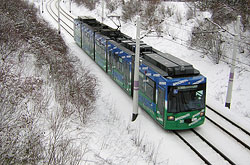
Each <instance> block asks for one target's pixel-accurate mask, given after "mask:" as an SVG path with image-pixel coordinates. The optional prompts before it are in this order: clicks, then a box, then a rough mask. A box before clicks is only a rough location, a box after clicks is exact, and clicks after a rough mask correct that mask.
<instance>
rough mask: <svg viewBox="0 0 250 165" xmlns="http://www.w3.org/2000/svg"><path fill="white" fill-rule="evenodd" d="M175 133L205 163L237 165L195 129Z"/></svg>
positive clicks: (210, 164)
mask: <svg viewBox="0 0 250 165" xmlns="http://www.w3.org/2000/svg"><path fill="white" fill-rule="evenodd" d="M174 133H175V134H176V135H177V136H178V137H179V138H180V139H181V140H182V141H183V142H184V143H185V144H187V145H188V146H189V147H190V148H191V150H192V151H194V152H195V153H196V154H197V156H198V157H200V158H201V159H202V160H203V161H204V163H206V164H208V165H212V164H232V165H235V164H236V163H234V162H233V161H232V160H231V159H230V158H229V157H228V156H226V155H225V154H224V153H223V152H222V151H220V150H219V149H218V148H217V147H215V146H214V145H213V144H212V143H210V142H209V141H208V140H207V139H206V138H205V137H203V136H202V135H200V134H199V133H198V132H197V131H195V130H194V129H192V130H191V131H190V130H189V131H174Z"/></svg>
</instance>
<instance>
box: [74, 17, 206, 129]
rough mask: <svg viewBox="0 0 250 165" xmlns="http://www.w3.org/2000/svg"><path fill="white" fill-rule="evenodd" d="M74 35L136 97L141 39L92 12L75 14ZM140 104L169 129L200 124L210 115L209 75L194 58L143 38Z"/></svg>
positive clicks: (125, 89)
mask: <svg viewBox="0 0 250 165" xmlns="http://www.w3.org/2000/svg"><path fill="white" fill-rule="evenodd" d="M74 39H75V42H76V43H77V45H78V46H79V47H81V48H82V49H83V50H84V52H86V54H87V55H88V56H89V57H91V58H92V59H93V60H94V61H95V62H96V64H97V65H99V66H100V67H101V68H102V69H103V71H104V72H106V74H108V75H109V76H110V77H111V78H112V79H113V80H114V81H115V82H116V83H117V84H118V85H119V86H120V87H121V88H122V89H123V90H124V91H125V92H126V93H127V94H128V95H130V96H132V97H133V82H134V80H133V78H134V59H135V47H136V42H135V40H133V39H132V38H131V37H129V36H127V35H125V34H123V33H121V32H120V31H119V30H117V29H113V28H111V27H109V26H107V25H105V24H102V23H100V22H98V21H97V20H96V19H94V18H90V17H78V18H77V19H75V20H74ZM139 65H140V66H139V71H140V73H139V105H140V107H141V108H142V109H143V110H145V111H146V112H147V113H148V114H149V115H150V116H151V117H152V118H153V119H154V120H155V121H156V122H157V123H158V124H159V125H161V126H162V127H163V128H164V129H166V130H183V129H190V128H194V127H197V126H200V125H202V124H203V123H204V120H205V100H206V77H204V76H203V75H201V74H200V72H199V71H198V70H196V69H195V68H194V67H193V66H192V65H191V64H189V63H187V62H185V61H183V60H181V59H179V58H176V57H175V56H173V55H170V54H167V53H163V52H160V51H159V50H156V49H154V48H153V47H151V46H149V45H147V44H145V43H143V42H141V43H140V64H139Z"/></svg>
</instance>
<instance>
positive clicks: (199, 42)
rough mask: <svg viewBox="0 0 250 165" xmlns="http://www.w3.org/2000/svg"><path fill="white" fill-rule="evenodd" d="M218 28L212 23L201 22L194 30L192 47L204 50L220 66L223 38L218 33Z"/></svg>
mask: <svg viewBox="0 0 250 165" xmlns="http://www.w3.org/2000/svg"><path fill="white" fill-rule="evenodd" d="M217 30H218V29H217V26H215V25H214V24H212V23H210V22H206V21H205V22H200V23H199V26H198V27H195V28H193V30H192V39H191V46H193V47H197V48H198V49H202V50H203V52H204V53H205V54H207V55H209V57H211V58H212V60H213V61H214V62H215V63H216V64H218V63H219V61H220V58H221V56H222V50H221V49H222V48H221V44H222V43H223V41H222V36H221V34H220V33H219V32H217Z"/></svg>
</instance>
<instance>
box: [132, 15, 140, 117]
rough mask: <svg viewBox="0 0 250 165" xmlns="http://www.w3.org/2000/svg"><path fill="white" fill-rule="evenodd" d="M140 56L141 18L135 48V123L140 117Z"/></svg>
mask: <svg viewBox="0 0 250 165" xmlns="http://www.w3.org/2000/svg"><path fill="white" fill-rule="evenodd" d="M139 55H140V17H139V16H138V17H137V20H136V48H135V66H134V68H135V70H134V93H133V116H132V121H135V120H136V118H137V116H138V91H139Z"/></svg>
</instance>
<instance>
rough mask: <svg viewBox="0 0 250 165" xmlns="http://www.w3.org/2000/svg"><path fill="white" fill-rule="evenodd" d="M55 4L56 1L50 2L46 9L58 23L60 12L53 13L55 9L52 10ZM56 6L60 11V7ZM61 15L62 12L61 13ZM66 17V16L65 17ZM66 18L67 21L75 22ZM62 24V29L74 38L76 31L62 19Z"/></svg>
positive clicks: (51, 0)
mask: <svg viewBox="0 0 250 165" xmlns="http://www.w3.org/2000/svg"><path fill="white" fill-rule="evenodd" d="M53 2H54V0H50V1H48V2H47V3H46V9H47V11H48V13H49V15H50V16H51V17H52V18H53V19H54V20H55V21H56V22H58V14H57V13H58V12H57V11H53V8H52V3H53ZM54 5H55V6H56V8H57V9H58V7H57V5H56V4H54ZM60 13H61V12H60ZM63 16H64V15H63ZM64 18H66V19H67V20H69V21H71V22H72V21H73V20H72V19H69V18H68V17H65V16H64ZM60 22H62V24H61V27H62V28H63V29H64V30H65V31H66V32H67V33H68V34H69V35H71V36H72V37H74V35H73V33H74V29H73V28H72V27H70V26H69V25H68V23H67V22H66V21H65V20H64V19H62V18H60Z"/></svg>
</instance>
